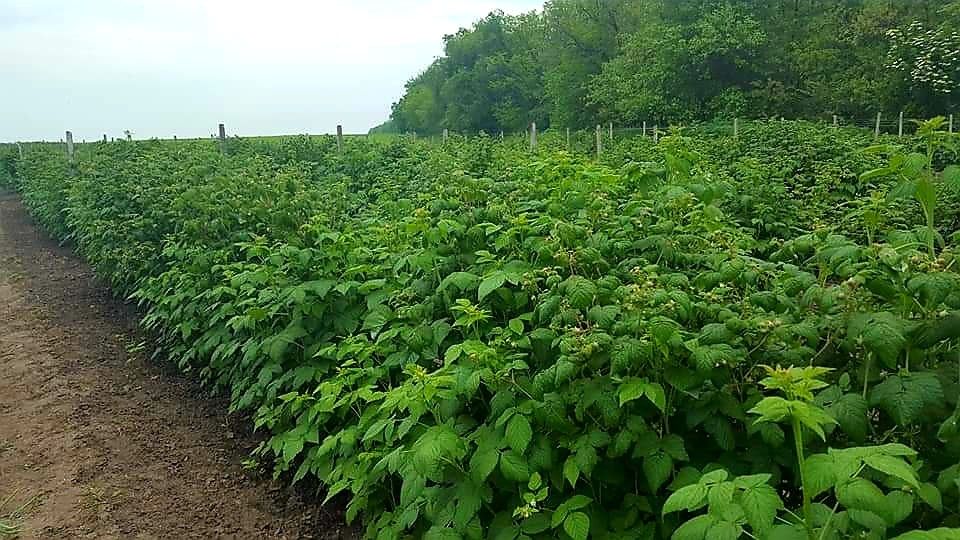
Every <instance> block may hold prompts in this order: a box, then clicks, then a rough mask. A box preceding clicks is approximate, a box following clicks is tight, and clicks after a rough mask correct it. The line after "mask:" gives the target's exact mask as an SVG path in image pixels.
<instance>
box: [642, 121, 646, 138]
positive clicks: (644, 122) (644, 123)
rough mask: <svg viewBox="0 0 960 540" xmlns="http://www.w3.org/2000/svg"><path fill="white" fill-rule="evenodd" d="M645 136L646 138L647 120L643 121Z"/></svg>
mask: <svg viewBox="0 0 960 540" xmlns="http://www.w3.org/2000/svg"><path fill="white" fill-rule="evenodd" d="M643 136H644V137H646V136H647V121H646V120H644V121H643Z"/></svg>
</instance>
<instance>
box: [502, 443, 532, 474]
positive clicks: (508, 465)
mask: <svg viewBox="0 0 960 540" xmlns="http://www.w3.org/2000/svg"><path fill="white" fill-rule="evenodd" d="M500 472H502V473H503V476H504V477H506V478H507V479H508V480H513V481H514V482H526V481H527V479H528V478H530V469H529V468H528V467H527V461H526V460H525V459H523V456H521V455H520V454H518V453H516V452H514V451H512V450H508V451H506V452H504V453H503V455H501V456H500Z"/></svg>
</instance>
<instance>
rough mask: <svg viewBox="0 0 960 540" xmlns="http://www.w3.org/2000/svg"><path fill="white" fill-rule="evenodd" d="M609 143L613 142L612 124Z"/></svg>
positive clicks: (611, 123)
mask: <svg viewBox="0 0 960 540" xmlns="http://www.w3.org/2000/svg"><path fill="white" fill-rule="evenodd" d="M610 142H613V122H610Z"/></svg>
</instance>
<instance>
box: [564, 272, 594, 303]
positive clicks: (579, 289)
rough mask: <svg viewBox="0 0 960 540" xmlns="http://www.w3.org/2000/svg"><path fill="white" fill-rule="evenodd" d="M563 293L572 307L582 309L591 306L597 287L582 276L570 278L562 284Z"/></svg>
mask: <svg viewBox="0 0 960 540" xmlns="http://www.w3.org/2000/svg"><path fill="white" fill-rule="evenodd" d="M564 292H565V294H566V298H567V301H568V302H570V305H571V306H572V307H574V308H576V309H584V308H588V307H590V306H591V305H593V298H594V296H596V294H597V286H596V285H594V284H593V282H592V281H590V280H589V279H587V278H585V277H583V276H570V277H569V278H567V280H566V281H565V282H564Z"/></svg>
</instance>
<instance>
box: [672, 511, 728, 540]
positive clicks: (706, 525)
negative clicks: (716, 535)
mask: <svg viewBox="0 0 960 540" xmlns="http://www.w3.org/2000/svg"><path fill="white" fill-rule="evenodd" d="M717 522H718V520H717V518H716V517H714V516H712V515H710V514H703V515H702V516H697V517H695V518H693V519H691V520H690V521H687V522H686V523H684V524H683V525H681V526H679V527H677V530H675V531H673V535H672V536H671V537H670V538H671V539H672V540H706V539H707V538H709V537H708V536H707V532H708V531H709V530H710V529H711V528H713V526H714V525H715V524H716V523H717ZM711 540H712V539H711Z"/></svg>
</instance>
